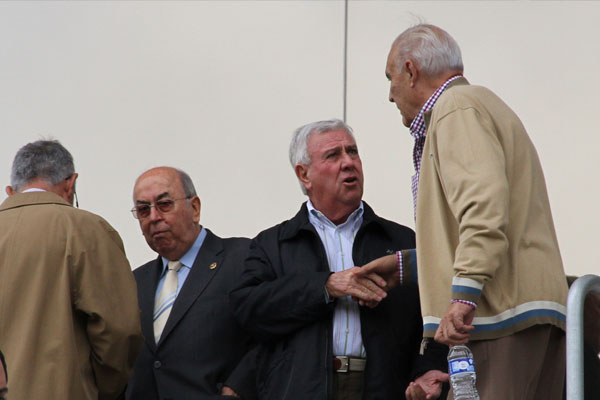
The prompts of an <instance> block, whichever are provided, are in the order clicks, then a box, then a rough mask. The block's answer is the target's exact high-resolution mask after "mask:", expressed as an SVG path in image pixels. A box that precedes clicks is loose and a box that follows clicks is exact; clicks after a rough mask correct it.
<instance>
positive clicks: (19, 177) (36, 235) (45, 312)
mask: <svg viewBox="0 0 600 400" xmlns="http://www.w3.org/2000/svg"><path fill="white" fill-rule="evenodd" d="M76 179H77V173H75V168H74V165H73V157H72V156H71V154H70V153H69V152H68V151H67V149H65V148H64V147H63V146H62V145H61V144H60V143H59V142H58V141H55V140H39V141H36V142H33V143H29V144H27V145H25V146H24V147H22V148H21V149H20V150H19V151H18V152H17V155H16V156H15V159H14V162H13V166H12V172H11V186H8V187H7V188H6V192H7V194H8V195H9V197H8V198H7V199H6V200H5V201H4V202H3V203H2V205H0V226H1V227H2V229H0V315H1V316H2V323H0V348H2V349H3V351H4V352H5V355H6V359H7V360H8V361H9V363H10V374H11V382H12V383H11V386H10V399H11V400H32V399H65V400H104V399H106V400H109V399H116V398H117V397H119V396H120V395H121V394H122V393H123V391H124V389H125V385H126V384H127V381H128V379H129V376H130V374H131V371H132V369H133V365H134V361H135V359H136V357H137V355H138V353H139V350H140V346H141V343H142V335H141V327H140V318H139V308H138V302H137V296H136V287H135V281H134V278H133V274H132V272H131V268H130V266H129V263H128V261H127V258H126V257H125V251H124V249H123V243H122V242H121V238H120V237H119V234H118V233H117V232H116V231H115V230H114V229H113V228H112V227H111V226H110V225H109V224H108V222H106V221H105V220H104V219H102V218H101V217H99V216H97V215H94V214H92V213H90V212H87V211H83V210H79V209H77V208H73V206H72V205H73V198H74V196H75V181H76Z"/></svg>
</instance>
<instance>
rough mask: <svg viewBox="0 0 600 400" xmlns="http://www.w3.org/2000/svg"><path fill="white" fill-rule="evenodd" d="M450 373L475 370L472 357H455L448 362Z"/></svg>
mask: <svg viewBox="0 0 600 400" xmlns="http://www.w3.org/2000/svg"><path fill="white" fill-rule="evenodd" d="M448 369H449V372H450V375H453V374H459V373H461V372H475V366H474V365H473V359H472V358H457V359H455V360H452V361H450V362H449V363H448Z"/></svg>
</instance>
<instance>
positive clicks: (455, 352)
mask: <svg viewBox="0 0 600 400" xmlns="http://www.w3.org/2000/svg"><path fill="white" fill-rule="evenodd" d="M448 372H449V373H450V383H451V384H452V392H453V394H454V400H479V394H478V393H477V388H475V381H476V380H477V377H476V375H475V365H474V364H473V353H471V350H469V348H468V347H467V346H464V345H457V346H453V347H451V348H450V351H449V352H448Z"/></svg>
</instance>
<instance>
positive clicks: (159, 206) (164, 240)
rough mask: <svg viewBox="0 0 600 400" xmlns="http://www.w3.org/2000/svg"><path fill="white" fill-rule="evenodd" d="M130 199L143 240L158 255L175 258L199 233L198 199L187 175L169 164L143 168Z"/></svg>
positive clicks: (187, 248) (188, 246) (185, 249)
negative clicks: (144, 239)
mask: <svg viewBox="0 0 600 400" xmlns="http://www.w3.org/2000/svg"><path fill="white" fill-rule="evenodd" d="M133 203H134V205H135V207H136V208H137V209H138V210H147V211H148V213H147V215H146V214H145V213H142V212H139V211H138V219H139V223H140V228H141V229H142V234H143V235H144V237H145V238H146V242H147V243H148V245H149V246H150V248H152V250H154V251H156V252H157V253H158V254H160V255H161V256H162V257H165V258H167V259H168V260H178V259H179V258H180V257H182V256H183V255H184V254H185V253H186V252H187V251H188V250H189V249H190V247H192V245H193V244H194V241H195V240H196V237H197V236H198V234H199V233H200V230H201V226H200V225H199V222H200V199H199V198H198V196H197V195H196V190H195V189H194V185H193V183H192V181H191V179H190V177H189V176H188V175H187V174H186V173H185V172H183V171H181V170H178V169H175V168H171V167H157V168H152V169H150V170H148V171H146V172H144V173H143V174H142V175H140V177H139V178H138V179H137V180H136V182H135V186H134V188H133Z"/></svg>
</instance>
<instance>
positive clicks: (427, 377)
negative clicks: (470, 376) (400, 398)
mask: <svg viewBox="0 0 600 400" xmlns="http://www.w3.org/2000/svg"><path fill="white" fill-rule="evenodd" d="M449 379H450V376H449V375H448V374H446V373H443V372H442V371H437V370H431V371H427V372H426V373H425V374H423V375H421V376H420V377H418V378H417V379H415V381H414V382H411V383H410V384H409V385H408V387H407V388H406V392H405V393H404V394H405V395H406V400H433V399H437V398H438V397H440V394H441V393H442V384H443V383H444V382H448V380H449Z"/></svg>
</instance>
